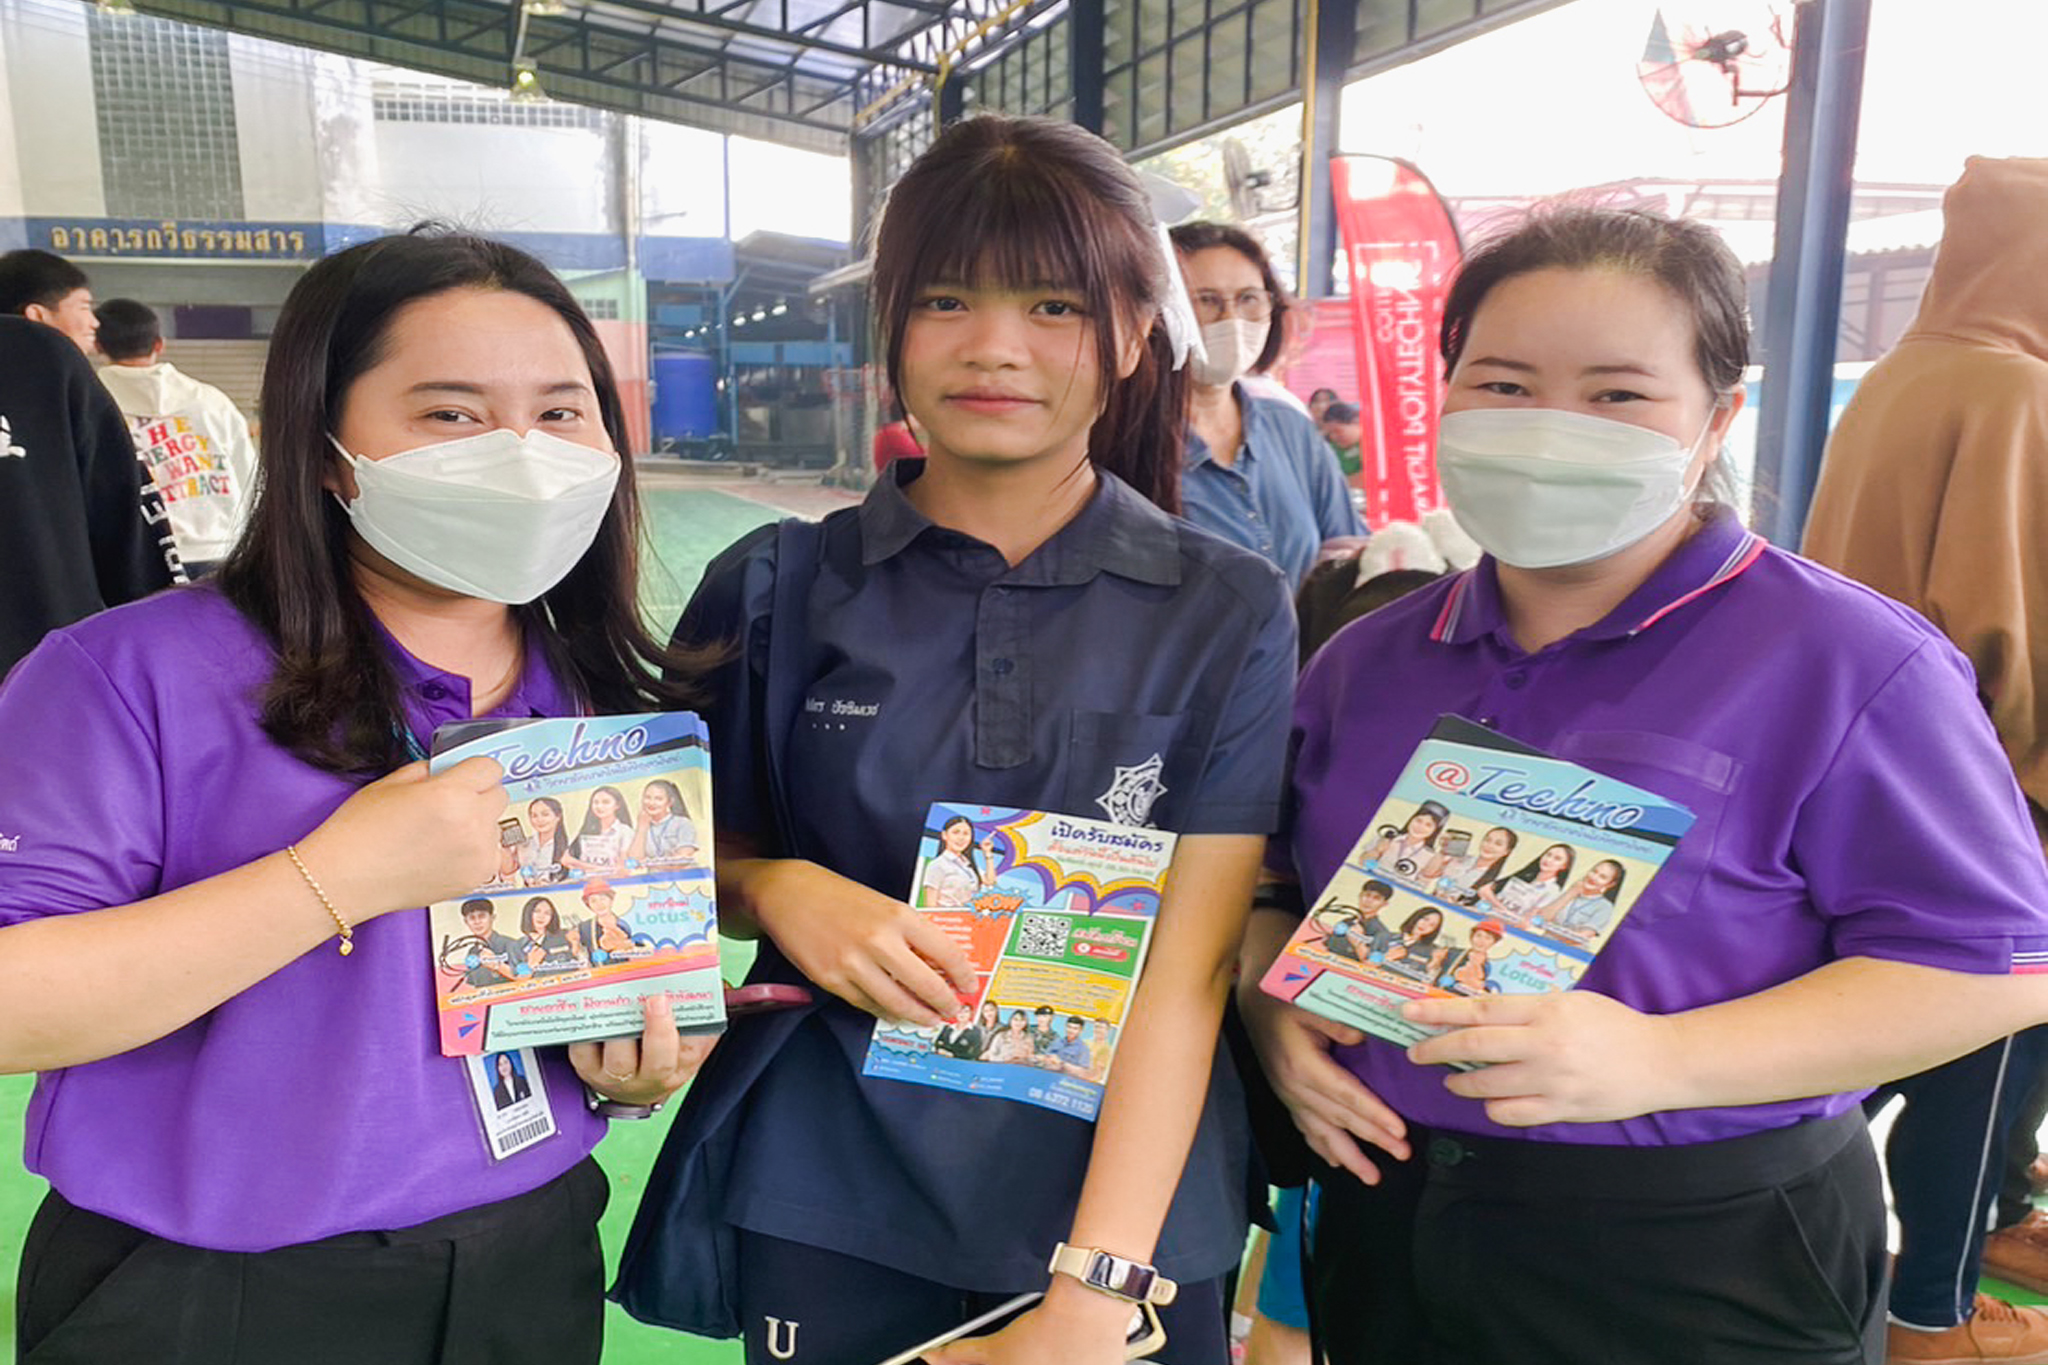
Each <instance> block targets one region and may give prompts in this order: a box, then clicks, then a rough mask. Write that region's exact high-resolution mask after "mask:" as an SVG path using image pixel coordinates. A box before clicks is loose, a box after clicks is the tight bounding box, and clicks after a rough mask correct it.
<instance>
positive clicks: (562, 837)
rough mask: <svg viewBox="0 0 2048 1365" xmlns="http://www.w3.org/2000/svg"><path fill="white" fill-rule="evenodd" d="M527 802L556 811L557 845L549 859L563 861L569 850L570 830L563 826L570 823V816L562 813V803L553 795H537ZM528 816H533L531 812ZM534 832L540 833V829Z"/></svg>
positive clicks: (555, 841)
mask: <svg viewBox="0 0 2048 1365" xmlns="http://www.w3.org/2000/svg"><path fill="white" fill-rule="evenodd" d="M527 804H528V805H529V806H546V807H547V808H548V809H549V810H551V811H553V812H554V813H555V838H554V845H555V846H554V849H553V850H552V851H551V852H550V854H549V855H548V861H549V862H551V863H559V862H561V861H562V855H563V854H564V853H567V852H568V851H569V831H568V830H566V829H564V828H563V826H564V825H566V824H567V823H568V817H567V816H565V815H564V814H562V803H561V802H559V801H557V800H555V798H554V797H552V796H536V797H534V798H533V800H532V801H530V802H528V803H527ZM528 818H529V819H531V818H532V817H531V815H530V814H529V816H528ZM534 832H535V833H536V834H538V833H539V832H540V831H538V830H536V831H534Z"/></svg>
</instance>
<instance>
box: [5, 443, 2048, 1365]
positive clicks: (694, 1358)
mask: <svg viewBox="0 0 2048 1365" xmlns="http://www.w3.org/2000/svg"><path fill="white" fill-rule="evenodd" d="M642 487H643V489H644V490H645V491H646V493H647V509H648V516H647V522H648V540H649V542H650V544H649V549H650V550H651V552H652V553H651V556H650V561H651V562H650V564H649V566H648V572H647V575H646V581H645V583H644V585H643V593H642V599H643V603H644V606H645V609H646V613H647V616H648V619H649V620H650V621H653V622H655V623H657V624H658V625H660V626H661V627H663V628H664V629H665V628H666V627H667V625H668V624H669V623H671V622H673V621H674V620H675V618H676V616H677V615H678V614H679V613H680V611H681V610H682V605H683V603H684V602H685V601H686V600H688V597H689V594H690V590H691V589H692V588H693V587H694V586H695V585H696V582H697V579H698V576H699V575H700V574H701V573H702V572H703V569H704V565H705V564H706V563H707V562H708V561H709V560H710V558H711V557H712V556H713V555H715V554H717V553H718V551H719V550H721V549H723V548H724V547H725V546H726V545H728V544H730V543H731V542H732V541H733V540H734V539H735V538H736V537H737V536H739V535H740V534H741V533H743V532H745V531H747V530H749V529H751V528H752V527H754V526H757V525H760V524H762V523H763V522H767V521H770V520H773V519H774V518H775V517H776V516H777V515H779V512H780V511H781V510H789V511H798V512H803V513H806V514H813V515H814V514H816V513H817V512H819V511H820V510H822V509H823V508H824V507H826V506H830V505H832V504H833V503H835V502H837V501H840V499H838V498H836V497H835V496H834V495H832V494H829V493H826V492H824V491H822V490H818V489H815V488H809V487H806V486H803V485H794V486H789V487H787V488H780V487H778V486H776V485H773V484H766V483H760V482H758V481H748V482H745V483H731V484H723V485H719V486H698V485H697V484H696V481H694V480H689V479H679V478H677V477H675V476H667V477H661V476H656V477H646V476H643V478H642ZM727 490H732V491H727ZM727 967H728V973H727V974H728V976H736V975H737V969H743V962H741V961H734V960H731V959H729V960H728V963H727ZM33 1083H34V1082H33V1078H32V1077H27V1076H0V1362H5V1361H9V1360H12V1359H13V1355H14V1350H13V1348H14V1272H15V1262H16V1257H17V1255H18V1254H19V1251H20V1247H21V1240H22V1236H23V1234H24V1233H25V1232H26V1230H27V1228H28V1222H29V1219H30V1218H31V1217H32V1216H33V1214H34V1213H35V1209H36V1205H37V1204H38V1203H39V1202H41V1200H42V1197H43V1191H44V1185H43V1182H42V1181H41V1180H39V1179H37V1178H36V1177H35V1176H33V1175H30V1174H29V1173H28V1172H27V1171H25V1170H23V1169H22V1166H21V1151H22V1112H23V1109H24V1108H25V1106H26V1105H27V1103H28V1096H29V1091H30V1089H31V1088H32V1086H33ZM673 1114H674V1109H673V1107H671V1108H670V1109H669V1110H668V1111H667V1112H665V1113H663V1114H662V1115H660V1116H658V1117H656V1118H655V1119H652V1120H650V1121H648V1122H646V1123H619V1124H614V1125H613V1126H612V1131H611V1135H610V1136H609V1137H608V1138H606V1140H605V1142H604V1144H603V1145H602V1146H601V1147H599V1148H598V1153H597V1154H598V1159H599V1161H600V1162H601V1163H602V1165H603V1166H604V1168H605V1171H606V1173H607V1174H608V1175H609V1176H610V1178H611V1183H612V1200H611V1208H610V1210H609V1211H608V1212H607V1213H606V1214H605V1218H604V1222H603V1224H602V1230H603V1234H604V1242H605V1246H606V1249H607V1250H608V1251H609V1252H610V1253H611V1254H613V1255H616V1254H617V1251H618V1248H619V1247H620V1245H621V1244H622V1243H623V1242H624V1240H625V1235H626V1229H627V1227H628V1226H629V1224H630V1223H631V1221H632V1217H633V1210H634V1208H635V1207H636V1206H637V1205H638V1204H639V1202H640V1192H641V1190H642V1188H643V1187H644V1184H645V1177H646V1173H647V1171H648V1169H649V1168H650V1167H651V1166H652V1165H653V1164H654V1157H655V1153H656V1152H657V1151H659V1150H660V1147H661V1141H662V1137H663V1135H664V1134H665V1133H666V1132H667V1131H668V1123H669V1120H670V1119H671V1118H672V1117H673ZM1985 1288H1986V1289H1988V1290H1990V1291H1991V1292H1993V1293H1996V1294H1999V1295H2000V1296H2001V1297H2004V1298H2008V1299H2011V1300H2013V1301H2014V1302H2018V1303H2044V1302H2048V1298H2043V1297H2042V1296H2040V1295H2035V1294H2029V1293H2027V1292H2026V1291H2025V1290H2019V1289H2014V1288H2012V1287H2011V1286H2006V1285H2001V1284H1999V1283H1998V1282H1997V1281H1992V1280H1987V1281H1986V1282H1985ZM607 1312H608V1313H609V1319H608V1321H607V1323H606V1338H605V1352H604V1360H605V1365H738V1362H739V1361H740V1358H741V1357H740V1351H739V1349H738V1346H737V1344H736V1343H732V1342H712V1341H703V1340H700V1339H698V1338H695V1337H687V1336H682V1335H680V1334H678V1333H675V1332H669V1331H664V1330H662V1329H659V1328H654V1327H646V1326H643V1325H642V1324H640V1323H637V1322H634V1321H633V1320H632V1319H631V1318H629V1317H627V1316H626V1315H625V1313H624V1312H622V1311H621V1310H620V1309H619V1308H618V1307H617V1306H616V1305H613V1306H611V1307H609V1308H608V1309H607ZM109 1365H122V1363H120V1362H109Z"/></svg>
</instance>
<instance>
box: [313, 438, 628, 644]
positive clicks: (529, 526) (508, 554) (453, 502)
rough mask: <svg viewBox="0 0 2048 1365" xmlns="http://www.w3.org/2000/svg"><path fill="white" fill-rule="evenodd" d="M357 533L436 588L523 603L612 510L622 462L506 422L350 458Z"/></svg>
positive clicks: (555, 577) (575, 556)
mask: <svg viewBox="0 0 2048 1365" xmlns="http://www.w3.org/2000/svg"><path fill="white" fill-rule="evenodd" d="M327 439H328V440H330V441H333V442H334V448H335V449H336V450H339V451H341V457H342V459H344V460H346V461H348V465H349V468H350V469H352V470H354V471H355V476H356V490H357V496H356V500H355V501H354V502H346V501H344V502H343V503H342V506H343V508H344V509H345V510H346V511H347V512H348V518H349V521H350V522H352V523H353V524H354V526H355V528H356V533H357V534H358V535H360V536H362V538H363V539H364V540H365V541H367V542H369V544H370V546H371V547H372V548H373V549H375V550H376V551H377V552H378V553H379V554H382V555H383V556H384V557H385V558H386V559H389V560H390V561H391V562H392V563H394V564H396V565H398V567H400V568H401V569H405V570H407V571H409V572H411V573H414V574H417V575H418V576H419V577H421V578H423V579H425V580H426V581H427V582H429V583H432V584H434V585H435V586H436V587H442V588H446V589H448V591H450V592H459V593H461V594H463V595H464V596H465V597H477V598H482V599H483V600H484V601H487V602H504V603H508V604H514V605H516V604H519V603H524V602H531V601H533V600H534V599H535V598H537V597H539V596H540V595H541V594H542V593H544V592H546V591H547V590H548V589H549V588H552V587H554V586H555V584H557V583H559V582H561V581H562V579H563V578H564V577H565V576H566V575H567V574H568V572H569V570H571V569H573V568H575V567H576V561H578V560H579V559H581V558H583V555H584V552H585V551H587V550H588V549H589V548H590V545H591V542H592V541H594V540H596V539H597V528H598V526H599V524H600V523H602V522H603V520H604V514H605V510H606V509H607V508H609V507H610V506H611V502H612V489H613V488H614V487H615V486H616V485H617V483H618V481H619V457H618V456H616V455H614V454H612V453H611V452H610V451H608V450H594V449H592V448H591V447H589V446H583V445H577V444H576V443H575V442H574V441H565V440H563V439H562V438H561V437H559V436H551V435H549V434H548V433H547V432H544V431H530V432H527V433H526V434H525V435H524V436H522V435H520V434H519V433H518V432H516V431H512V430H510V429H509V428H506V427H499V428H498V429H497V430H496V431H486V432H483V433H482V434H480V435H476V436H465V437H463V438H462V439H461V440H456V441H437V442H435V443H434V444H433V445H427V446H421V447H419V448H418V449H416V450H406V451H400V452H399V453H398V454H396V455H392V456H390V457H388V458H386V459H382V460H365V459H361V458H358V457H357V456H354V455H351V454H349V453H348V451H347V450H346V449H345V448H344V447H343V446H342V444H341V442H340V441H338V440H335V438H334V437H332V436H329V437H328V438H327Z"/></svg>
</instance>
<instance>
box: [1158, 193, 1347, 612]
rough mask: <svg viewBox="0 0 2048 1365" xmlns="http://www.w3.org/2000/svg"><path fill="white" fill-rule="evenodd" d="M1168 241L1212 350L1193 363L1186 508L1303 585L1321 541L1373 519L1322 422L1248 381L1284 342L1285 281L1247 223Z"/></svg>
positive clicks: (1185, 231)
mask: <svg viewBox="0 0 2048 1365" xmlns="http://www.w3.org/2000/svg"><path fill="white" fill-rule="evenodd" d="M1172 237H1173V245H1174V248H1175V250H1177V251H1178V252H1179V253H1180V263H1181V274H1182V276H1183V277H1184V278H1185V279H1186V281H1187V289H1188V294H1189V296H1190V297H1191V298H1192V299H1193V300H1194V305H1195V316H1196V318H1197V319H1198V320H1199V321H1200V323H1201V324H1202V347H1203V350H1204V351H1205V352H1206V359H1203V360H1200V361H1197V362H1196V363H1195V365H1194V366H1193V369H1194V379H1195V385H1194V393H1193V399H1192V409H1191V414H1190V424H1189V434H1188V441H1187V461H1186V466H1185V468H1184V469H1183V471H1182V475H1181V501H1182V510H1183V514H1184V515H1185V516H1186V517H1187V519H1188V520H1189V521H1192V522H1194V523H1195V525H1197V526H1199V527H1201V528H1202V529H1203V530H1205V531H1212V532H1214V533H1215V534H1217V535H1219V536H1222V537H1223V538H1224V539H1225V540H1229V541H1232V542H1234V543H1236V544H1238V545H1242V546H1244V547H1245V548H1246V549H1248V550H1252V551H1254V552H1256V553H1258V554H1261V555H1264V556H1265V557H1266V558H1267V559H1270V560H1271V561H1273V562H1274V563H1275V564H1277V565H1279V566H1280V570H1281V572H1282V573H1285V574H1286V575H1287V581H1288V584H1289V586H1290V587H1291V588H1298V587H1299V586H1300V585H1301V581H1302V579H1303V578H1305V577H1307V576H1308V571H1309V569H1310V567H1311V566H1312V565H1314V563H1315V560H1316V551H1317V550H1318V549H1319V548H1320V547H1321V546H1322V544H1323V542H1324V541H1326V540H1331V539H1334V538H1336V537H1339V536H1358V535H1363V534H1364V533H1365V524H1364V523H1363V522H1362V521H1360V520H1359V516H1358V510H1357V508H1355V507H1354V506H1353V505H1352V502H1351V490H1350V489H1349V488H1347V487H1346V486H1345V484H1344V478H1343V475H1342V474H1341V473H1340V472H1339V471H1338V469H1337V464H1336V461H1334V460H1332V459H1331V458H1330V452H1329V449H1328V447H1327V446H1325V445H1324V443H1323V440H1322V437H1321V436H1320V435H1318V434H1317V432H1316V427H1315V423H1314V422H1312V421H1310V420H1309V419H1308V418H1306V417H1304V416H1303V415H1302V414H1301V413H1299V412H1297V411H1295V410H1294V409H1292V408H1290V407H1288V406H1287V405H1285V404H1282V403H1276V402H1273V401H1271V400H1270V399H1264V398H1257V397H1253V396H1252V395H1250V394H1249V393H1248V392H1247V391H1246V390H1245V389H1244V386H1243V384H1242V383H1241V381H1242V379H1243V378H1244V376H1245V375H1246V374H1248V373H1250V372H1251V371H1252V370H1254V369H1256V368H1257V367H1258V366H1259V365H1260V364H1262V363H1263V362H1265V361H1266V360H1269V359H1270V358H1271V357H1272V356H1273V355H1274V354H1275V353H1276V352H1277V351H1278V350H1279V347H1280V343H1281V338H1282V335H1283V331H1282V326H1281V324H1280V321H1279V316H1280V310H1282V309H1284V308H1285V306H1286V300H1285V297H1284V295H1283V294H1282V292H1281V288H1280V280H1279V277H1278V276H1276V275H1275V274H1274V273H1273V267H1272V264H1271V262H1269V261H1268V260H1267V259H1266V253H1265V250H1264V248H1262V247H1261V246H1260V245H1259V244H1258V242H1257V241H1256V240H1255V239H1254V238H1253V237H1252V236H1251V235H1250V234H1249V233H1247V232H1245V231H1244V230H1243V229H1241V228H1236V227H1231V226H1228V225H1227V224H1223V223H1206V222H1196V223H1182V224H1180V225H1179V226H1178V227H1175V228H1174V229H1173V230H1172Z"/></svg>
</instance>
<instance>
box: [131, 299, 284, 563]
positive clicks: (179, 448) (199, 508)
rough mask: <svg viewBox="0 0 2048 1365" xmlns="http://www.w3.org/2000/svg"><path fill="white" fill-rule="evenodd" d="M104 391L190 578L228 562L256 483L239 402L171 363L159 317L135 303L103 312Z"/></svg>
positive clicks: (253, 452) (253, 450) (253, 457)
mask: <svg viewBox="0 0 2048 1365" xmlns="http://www.w3.org/2000/svg"><path fill="white" fill-rule="evenodd" d="M98 317H99V348H100V353H101V354H102V355H104V356H106V358H107V360H108V362H109V363H108V364H107V365H106V367H105V368H103V369H102V370H101V371H100V382H101V383H102V384H105V385H106V386H107V392H108V393H111V394H113V395H114V401H115V402H116V403H119V404H120V405H121V413H122V415H123V416H125V417H126V418H127V419H128V430H129V431H130V432H131V433H132V434H133V435H134V437H135V452H136V454H137V455H139V456H140V457H141V459H142V465H143V468H145V469H147V470H148V471H149V473H150V476H151V477H152V478H153V479H154V480H155V481H156V488H157V492H158V493H159V494H160V495H161V496H162V498H163V501H164V509H165V511H167V512H168V513H169V514H170V523H171V534H172V535H173V536H175V537H176V538H177V542H178V557H179V558H180V559H181V560H183V561H184V564H185V574H186V577H188V578H191V579H193V580H195V581H196V580H198V579H201V578H204V577H206V576H207V575H208V574H210V573H212V572H213V571H214V569H215V568H217V567H218V566H219V564H220V561H221V560H223V559H225V558H227V553H228V550H229V549H230V548H232V547H233V545H234V543H235V537H236V536H238V535H240V534H241V530H242V521H243V519H244V518H245V517H246V516H247V515H248V511H249V499H250V495H251V493H252V492H253V491H254V487H255V482H256V443H255V442H254V441H252V440H250V439H249V423H248V421H247V420H246V419H245V418H244V417H243V416H242V414H241V411H240V410H239V409H237V408H236V407H235V404H234V400H233V399H231V398H229V397H228V396H227V395H226V394H224V393H222V392H221V391H220V390H219V389H217V388H215V387H214V386H213V385H211V384H203V383H201V382H200V381H199V380H197V379H193V378H192V377H190V376H189V375H185V374H182V373H180V372H179V370H178V368H177V366H175V365H173V364H171V362H170V361H168V360H165V359H164V335H163V328H162V326H161V325H160V324H159V323H158V321H157V315H156V312H155V310H153V309H151V308H150V307H149V306H148V305H147V304H141V303H137V302H136V301H135V300H134V299H108V300H107V301H106V302H105V303H103V304H101V305H100V306H99V309H98Z"/></svg>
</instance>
